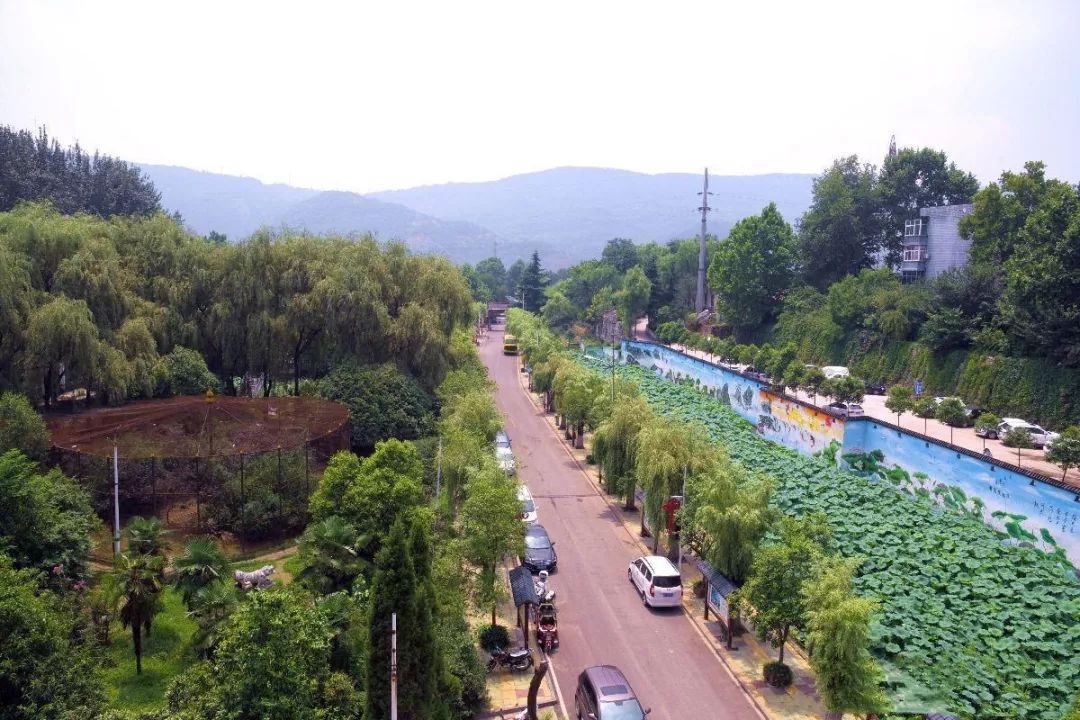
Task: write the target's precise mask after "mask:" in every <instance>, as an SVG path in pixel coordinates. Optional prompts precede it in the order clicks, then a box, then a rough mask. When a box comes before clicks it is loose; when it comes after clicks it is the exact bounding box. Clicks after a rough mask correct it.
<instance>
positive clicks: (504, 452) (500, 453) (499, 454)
mask: <svg viewBox="0 0 1080 720" xmlns="http://www.w3.org/2000/svg"><path fill="white" fill-rule="evenodd" d="M495 459H496V460H497V461H498V463H499V467H500V468H502V471H503V472H504V473H506V474H507V475H513V474H514V473H516V472H517V461H516V460H515V459H514V451H513V450H511V449H510V448H508V447H497V448H495Z"/></svg>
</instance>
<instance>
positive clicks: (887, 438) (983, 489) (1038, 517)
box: [843, 420, 1080, 563]
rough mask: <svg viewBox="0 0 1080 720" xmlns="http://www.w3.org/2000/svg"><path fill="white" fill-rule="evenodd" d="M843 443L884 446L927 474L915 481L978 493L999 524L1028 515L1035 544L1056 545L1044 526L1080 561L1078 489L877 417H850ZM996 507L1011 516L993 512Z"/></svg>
mask: <svg viewBox="0 0 1080 720" xmlns="http://www.w3.org/2000/svg"><path fill="white" fill-rule="evenodd" d="M843 448H844V452H845V453H856V452H873V451H874V450H880V451H881V453H882V454H883V455H884V456H885V457H884V461H883V464H884V465H886V466H890V467H891V466H899V467H902V468H903V469H904V470H906V471H908V473H910V474H912V475H914V474H915V473H922V474H924V475H925V476H926V478H925V479H919V478H915V481H916V482H920V481H921V482H922V484H923V485H925V486H926V487H927V488H928V489H933V488H934V487H935V486H936V485H938V484H944V485H951V486H954V487H958V488H960V489H961V490H963V491H964V493H965V494H966V495H967V496H968V497H977V498H979V499H980V500H981V501H982V502H983V503H984V504H985V508H984V510H983V519H984V520H986V521H987V522H989V523H990V524H991V525H994V526H995V527H997V528H998V529H999V530H1000V529H1004V527H1005V524H1006V523H1007V522H1008V521H1010V520H1013V519H1015V518H1016V516H1020V517H1022V518H1023V519H1022V520H1019V523H1020V525H1021V526H1022V527H1024V528H1025V529H1026V530H1028V532H1030V533H1032V534H1033V535H1035V536H1036V538H1037V540H1035V541H1034V544H1036V545H1039V546H1040V547H1044V548H1046V549H1049V548H1050V547H1051V546H1050V545H1049V543H1048V542H1047V541H1045V540H1044V539H1043V534H1042V530H1043V529H1045V530H1046V531H1047V532H1048V533H1050V536H1051V537H1052V539H1053V541H1054V542H1055V543H1056V544H1057V545H1058V546H1060V547H1062V548H1064V549H1065V553H1066V555H1068V556H1069V558H1070V559H1071V560H1072V561H1073V562H1074V563H1080V502H1078V495H1077V493H1076V492H1070V491H1067V490H1062V489H1060V488H1058V487H1055V486H1053V485H1049V484H1047V483H1043V482H1039V481H1038V480H1033V479H1032V478H1030V477H1027V476H1026V475H1021V474H1020V473H1017V472H1013V471H1011V470H1008V469H1007V468H1001V467H997V466H996V465H992V464H991V463H988V462H986V461H983V460H979V459H977V458H973V457H971V456H970V455H965V454H963V453H958V452H956V451H954V450H950V449H949V448H947V447H943V446H941V445H938V444H936V443H932V442H927V441H925V440H922V439H920V438H918V437H915V436H914V435H909V434H908V433H905V432H901V431H898V430H895V429H893V428H890V427H887V426H885V425H881V424H879V423H875V422H873V421H872V420H864V421H860V422H851V423H848V424H847V430H846V432H845V435H844V443H843ZM995 512H997V513H1008V514H1009V516H1006V517H1001V516H999V517H994V513H995Z"/></svg>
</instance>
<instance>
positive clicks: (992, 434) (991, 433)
mask: <svg viewBox="0 0 1080 720" xmlns="http://www.w3.org/2000/svg"><path fill="white" fill-rule="evenodd" d="M975 435H976V437H981V438H986V439H987V440H997V439H998V431H997V428H996V427H991V428H987V427H980V426H979V425H976V426H975Z"/></svg>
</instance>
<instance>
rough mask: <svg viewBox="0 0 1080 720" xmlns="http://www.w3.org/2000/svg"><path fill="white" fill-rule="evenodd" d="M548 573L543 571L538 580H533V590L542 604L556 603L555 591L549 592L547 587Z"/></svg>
mask: <svg viewBox="0 0 1080 720" xmlns="http://www.w3.org/2000/svg"><path fill="white" fill-rule="evenodd" d="M547 579H548V571H547V570H541V571H540V574H539V576H538V577H537V578H536V580H533V588H534V589H535V590H536V597H537V599H538V600H539V601H540V602H542V603H546V602H549V603H554V602H555V591H554V590H548V586H547Z"/></svg>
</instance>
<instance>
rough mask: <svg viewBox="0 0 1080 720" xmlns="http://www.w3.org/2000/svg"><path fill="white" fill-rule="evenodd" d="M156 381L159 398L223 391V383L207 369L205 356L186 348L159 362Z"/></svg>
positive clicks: (156, 392)
mask: <svg viewBox="0 0 1080 720" xmlns="http://www.w3.org/2000/svg"><path fill="white" fill-rule="evenodd" d="M154 380H155V383H154V385H155V388H154V394H155V395H157V396H158V397H170V396H173V395H202V394H204V393H205V392H206V391H207V390H213V391H214V392H218V391H219V390H220V389H221V382H220V381H219V380H218V379H217V376H216V375H214V373H212V372H210V370H209V369H208V368H207V367H206V361H205V360H203V356H202V355H200V354H199V353H197V352H195V351H194V350H189V349H188V348H185V347H177V348H175V349H174V350H173V351H172V352H171V353H169V354H168V355H166V356H164V357H163V358H161V359H160V360H158V362H157V364H156V365H155V366H154Z"/></svg>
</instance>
